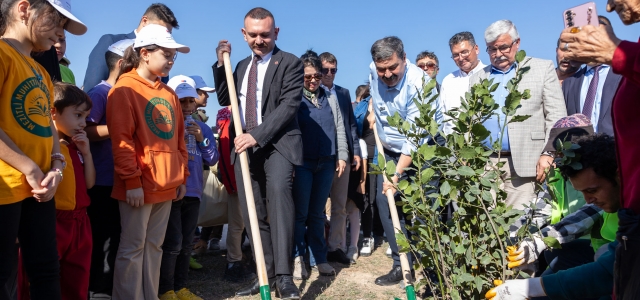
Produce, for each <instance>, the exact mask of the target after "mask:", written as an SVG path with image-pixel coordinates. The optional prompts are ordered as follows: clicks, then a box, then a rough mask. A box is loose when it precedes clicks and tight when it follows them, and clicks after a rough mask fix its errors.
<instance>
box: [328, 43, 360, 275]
mask: <svg viewBox="0 0 640 300" xmlns="http://www.w3.org/2000/svg"><path fill="white" fill-rule="evenodd" d="M320 60H321V61H322V70H321V71H322V87H323V88H324V89H325V91H326V92H327V94H328V95H330V96H332V97H336V98H337V99H338V104H339V105H340V112H341V113H342V120H343V122H344V128H345V133H346V134H347V144H348V146H349V161H348V162H347V165H349V164H350V165H352V168H346V169H345V170H344V173H343V174H342V176H340V177H338V173H337V172H336V175H335V176H334V177H333V185H332V186H331V195H330V197H331V232H330V234H329V239H328V248H329V249H328V250H329V252H328V253H327V260H328V261H332V262H339V263H342V264H346V265H348V264H350V259H351V258H352V257H353V254H354V253H355V254H356V255H357V254H358V247H357V246H356V247H353V246H354V245H351V246H352V248H351V251H350V252H349V254H350V255H345V253H344V251H342V249H346V247H347V245H344V241H345V235H346V221H347V210H346V206H347V192H348V188H349V173H350V172H351V171H357V170H358V169H360V162H361V158H360V156H361V155H362V154H361V153H360V144H359V142H358V134H357V133H356V130H357V128H356V117H355V116H354V114H353V107H352V106H351V95H349V90H348V89H345V88H343V87H341V86H338V85H335V84H333V81H334V80H335V78H336V73H337V72H338V60H337V59H336V57H335V56H334V55H333V54H331V53H329V52H324V53H322V54H320ZM354 249H355V252H353V251H354Z"/></svg>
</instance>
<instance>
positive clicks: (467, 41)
mask: <svg viewBox="0 0 640 300" xmlns="http://www.w3.org/2000/svg"><path fill="white" fill-rule="evenodd" d="M449 49H451V58H452V59H453V62H455V63H456V66H458V68H459V69H458V70H455V71H453V72H451V74H449V75H447V76H446V77H445V78H444V79H443V80H442V86H441V87H440V99H441V100H442V108H443V109H444V112H447V111H450V110H452V109H454V108H458V107H460V97H464V94H465V93H466V92H467V89H468V88H469V79H470V78H471V75H473V74H475V73H476V72H478V71H481V70H482V68H484V67H486V65H485V64H483V63H482V62H481V61H480V58H479V57H478V54H480V49H479V48H478V45H477V44H476V39H475V38H474V37H473V34H472V33H471V32H468V31H463V32H459V33H456V34H455V35H453V37H451V39H449ZM450 119H451V118H450V117H448V116H446V115H445V116H444V120H445V123H444V126H443V129H442V130H443V131H444V133H445V134H451V133H452V132H453V124H452V123H451V122H450V121H449V120H450Z"/></svg>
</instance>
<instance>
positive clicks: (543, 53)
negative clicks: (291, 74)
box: [67, 0, 640, 125]
mask: <svg viewBox="0 0 640 300" xmlns="http://www.w3.org/2000/svg"><path fill="white" fill-rule="evenodd" d="M153 2H155V1H151V0H150V1H142V0H111V1H109V2H96V1H86V0H84V1H80V0H74V1H73V2H72V4H73V12H74V14H75V15H76V16H77V17H78V18H79V19H80V20H82V21H83V22H84V23H85V24H86V25H87V26H88V28H89V31H88V32H87V33H86V34H85V35H82V36H73V35H71V34H68V33H67V57H68V58H69V59H70V60H71V65H70V68H71V70H73V72H74V74H75V76H76V81H77V82H78V83H79V85H82V81H83V78H84V74H85V71H86V67H87V57H88V56H89V53H90V52H91V49H93V47H94V46H95V44H96V42H97V41H98V39H99V38H100V36H102V35H103V34H106V33H129V32H131V31H133V30H134V29H135V28H136V27H137V26H138V22H139V21H140V17H141V16H142V14H143V13H144V11H145V9H146V8H147V6H149V5H150V4H151V3H153ZM584 2H586V0H562V1H558V0H556V1H550V0H539V1H513V0H510V1H506V0H499V1H433V0H410V1H379V0H373V1H349V0H341V1H335V0H325V1H292V0H279V1H219V0H215V1H212V0H206V1H205V0H198V1H197V0H179V1H178V0H165V1H163V3H165V4H166V5H167V6H169V7H170V8H171V9H172V10H173V12H174V14H175V15H176V18H177V19H178V22H179V24H180V29H177V30H174V31H173V35H174V38H175V39H176V41H177V42H179V43H183V44H186V45H188V46H190V47H191V53H189V54H180V55H179V57H178V60H177V61H176V64H175V65H174V67H173V69H172V70H171V75H179V74H184V75H201V76H203V77H204V79H205V81H206V82H207V83H208V84H210V85H212V86H213V84H214V82H213V74H212V72H211V65H212V64H213V63H215V62H216V60H217V58H216V54H215V48H216V45H217V43H218V41H219V40H221V39H228V40H229V41H230V42H231V44H232V48H233V49H232V55H231V60H232V63H233V65H234V66H235V64H236V63H237V62H238V61H240V60H241V59H243V58H245V57H246V56H247V55H249V54H250V50H249V48H248V46H247V44H246V42H245V41H244V39H243V37H242V34H241V32H240V29H241V28H242V26H243V17H244V15H245V14H246V13H247V11H249V9H251V8H253V7H255V6H263V7H265V8H267V9H269V10H270V11H271V12H272V13H273V14H274V16H275V20H276V26H278V27H280V35H279V38H278V41H277V45H278V47H280V49H282V50H284V51H287V52H291V53H293V54H295V55H297V56H300V55H301V54H302V53H304V51H305V50H306V49H308V48H313V49H314V50H315V51H316V52H318V53H321V52H324V51H329V52H331V53H333V54H335V55H336V57H337V58H338V69H339V70H338V74H337V75H336V81H335V83H336V84H338V85H340V86H343V87H346V88H348V89H349V90H350V91H351V94H352V97H355V95H354V93H355V88H356V87H357V86H358V85H360V84H362V83H364V82H365V80H366V79H367V76H368V66H369V63H370V62H371V55H370V53H369V49H370V47H371V44H373V42H374V41H376V40H377V39H380V38H382V37H385V36H389V35H396V36H398V37H400V38H401V39H402V41H403V42H404V46H405V51H406V52H407V57H408V58H409V59H410V60H411V61H412V62H413V61H414V59H415V57H416V55H417V54H418V53H419V52H420V51H423V50H430V51H434V52H435V53H436V55H437V56H438V58H439V59H440V73H439V74H438V81H441V80H442V79H443V78H444V76H446V75H447V74H448V73H450V72H452V71H454V70H455V69H456V65H455V64H454V63H453V60H452V59H451V58H450V56H451V53H450V51H449V46H448V41H449V38H451V36H452V35H453V34H455V33H457V32H460V31H465V30H466V31H471V32H472V33H473V34H474V36H475V37H476V41H477V43H478V44H479V46H480V48H481V49H482V50H481V55H480V58H481V59H482V61H483V62H484V63H485V64H488V63H489V60H488V56H487V54H486V52H484V49H485V43H484V38H483V34H484V30H485V29H486V27H487V26H488V25H489V24H491V23H492V22H494V21H496V20H499V19H510V20H512V21H513V22H514V23H515V24H516V27H517V28H518V31H519V32H520V37H521V49H524V50H526V51H527V54H529V55H531V56H535V57H539V58H545V59H551V60H554V61H555V46H556V41H557V38H558V37H559V34H560V31H561V30H562V29H563V22H562V12H563V11H564V10H565V9H567V8H569V7H572V6H576V5H579V4H582V3H584ZM595 2H596V4H597V10H598V12H599V14H604V15H605V16H607V17H608V18H609V19H610V20H611V21H612V24H613V27H614V30H615V32H616V34H617V35H618V36H619V37H621V38H623V39H627V40H633V41H636V40H637V39H638V36H639V35H640V31H639V30H638V29H639V27H638V26H639V25H632V26H624V25H623V24H622V23H621V22H620V20H619V18H618V16H617V15H616V14H615V13H611V14H610V13H607V12H606V10H605V9H606V7H605V5H606V0H598V1H595ZM89 88H90V87H89ZM219 108H220V107H219V105H218V103H217V99H216V97H215V95H212V97H211V98H209V106H208V107H207V112H208V115H209V117H210V120H209V122H208V123H209V125H213V123H214V121H212V120H214V119H215V116H216V112H217V110H218V109H219Z"/></svg>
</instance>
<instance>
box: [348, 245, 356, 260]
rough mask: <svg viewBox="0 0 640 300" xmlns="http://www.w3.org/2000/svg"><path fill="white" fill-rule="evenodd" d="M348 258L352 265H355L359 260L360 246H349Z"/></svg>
mask: <svg viewBox="0 0 640 300" xmlns="http://www.w3.org/2000/svg"><path fill="white" fill-rule="evenodd" d="M347 257H348V258H349V260H350V261H351V263H352V264H355V263H356V260H358V246H356V245H353V246H349V251H347Z"/></svg>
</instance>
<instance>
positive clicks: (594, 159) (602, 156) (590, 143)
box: [559, 134, 618, 186]
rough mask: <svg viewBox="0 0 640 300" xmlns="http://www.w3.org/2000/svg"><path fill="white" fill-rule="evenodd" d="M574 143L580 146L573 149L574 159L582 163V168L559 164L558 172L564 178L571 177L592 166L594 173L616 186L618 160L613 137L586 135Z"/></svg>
mask: <svg viewBox="0 0 640 300" xmlns="http://www.w3.org/2000/svg"><path fill="white" fill-rule="evenodd" d="M576 144H578V145H579V146H580V148H578V149H575V150H573V151H574V153H575V155H576V156H575V160H576V161H577V162H579V163H580V164H582V168H578V169H574V168H573V167H571V166H570V165H560V167H559V169H560V174H562V176H563V177H564V178H571V177H573V176H575V175H576V174H578V173H579V172H580V171H582V170H585V169H588V168H592V169H593V171H594V172H595V173H596V175H598V176H600V177H602V178H604V179H607V180H609V181H610V182H612V183H613V184H614V186H617V185H618V182H617V180H616V178H617V175H618V161H617V159H616V143H615V141H614V139H613V137H612V136H609V135H606V134H595V135H588V136H583V137H581V138H579V139H578V140H577V141H576Z"/></svg>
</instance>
